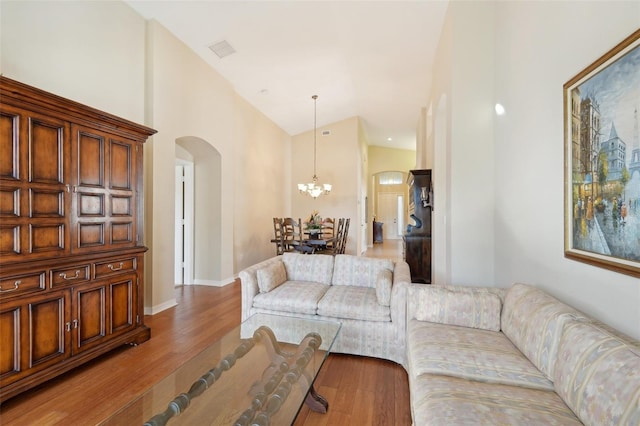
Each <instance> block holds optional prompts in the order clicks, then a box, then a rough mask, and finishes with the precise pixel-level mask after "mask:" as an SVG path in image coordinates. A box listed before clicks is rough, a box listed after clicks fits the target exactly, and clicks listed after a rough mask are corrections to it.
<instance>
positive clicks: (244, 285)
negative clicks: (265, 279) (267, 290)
mask: <svg viewBox="0 0 640 426" xmlns="http://www.w3.org/2000/svg"><path fill="white" fill-rule="evenodd" d="M278 261H282V256H275V257H272V258H270V259H267V260H263V261H262V262H259V263H256V264H255V265H252V266H249V267H248V268H246V269H243V270H242V271H240V273H239V274H238V276H239V277H240V288H241V294H242V321H244V320H246V319H247V318H249V316H250V313H249V311H250V310H251V307H252V306H253V298H254V297H256V295H257V294H258V293H259V292H260V290H259V289H258V277H257V272H258V270H259V269H262V268H264V267H265V266H268V265H270V264H272V263H275V262H278Z"/></svg>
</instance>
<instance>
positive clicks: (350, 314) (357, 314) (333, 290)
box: [318, 286, 391, 327]
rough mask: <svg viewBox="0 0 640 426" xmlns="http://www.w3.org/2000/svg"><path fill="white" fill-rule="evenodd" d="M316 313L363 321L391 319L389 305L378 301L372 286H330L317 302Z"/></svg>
mask: <svg viewBox="0 0 640 426" xmlns="http://www.w3.org/2000/svg"><path fill="white" fill-rule="evenodd" d="M318 315H321V316H325V317H334V318H348V319H357V320H364V321H386V322H389V321H391V311H390V309H389V307H388V306H382V305H381V304H379V303H378V298H377V296H376V290H375V289H374V288H366V287H349V286H331V287H330V288H329V289H328V290H327V292H326V293H325V295H324V296H323V297H322V299H321V300H320V302H319V303H318ZM371 327H375V325H371Z"/></svg>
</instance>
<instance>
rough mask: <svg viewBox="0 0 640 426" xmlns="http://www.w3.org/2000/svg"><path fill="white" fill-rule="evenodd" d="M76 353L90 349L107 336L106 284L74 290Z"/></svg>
mask: <svg viewBox="0 0 640 426" xmlns="http://www.w3.org/2000/svg"><path fill="white" fill-rule="evenodd" d="M73 299H74V302H75V312H74V318H73V321H72V322H73V331H74V334H75V337H76V339H75V344H74V353H77V352H79V351H82V350H85V349H88V348H90V347H92V346H94V345H95V344H97V343H100V341H101V340H102V339H104V338H105V337H106V336H107V310H108V306H109V305H108V301H107V288H106V283H100V284H97V285H92V286H90V287H83V288H81V289H75V290H74V296H73Z"/></svg>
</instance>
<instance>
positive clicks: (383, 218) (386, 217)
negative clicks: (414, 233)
mask: <svg viewBox="0 0 640 426" xmlns="http://www.w3.org/2000/svg"><path fill="white" fill-rule="evenodd" d="M401 212H404V194H402V193H399V192H380V193H379V194H378V217H377V218H376V220H377V221H378V222H382V223H383V224H384V225H383V226H382V238H383V240H397V239H400V237H401V236H402V232H401V231H398V228H399V227H400V226H401V223H400V222H403V218H402V217H401V215H402V214H403V213H401Z"/></svg>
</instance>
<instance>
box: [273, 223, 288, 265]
mask: <svg viewBox="0 0 640 426" xmlns="http://www.w3.org/2000/svg"><path fill="white" fill-rule="evenodd" d="M271 241H272V242H273V243H275V245H276V256H278V255H281V254H282V253H284V251H285V247H284V240H283V235H282V218H280V217H274V218H273V240H271Z"/></svg>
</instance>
